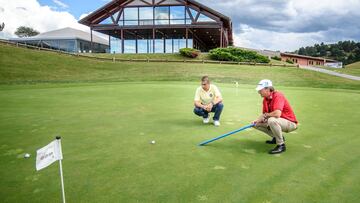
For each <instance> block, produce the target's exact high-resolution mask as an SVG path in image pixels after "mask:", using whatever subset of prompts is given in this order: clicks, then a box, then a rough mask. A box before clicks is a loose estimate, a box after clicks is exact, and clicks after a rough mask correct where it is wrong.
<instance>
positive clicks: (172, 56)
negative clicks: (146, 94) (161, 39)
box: [83, 53, 292, 65]
mask: <svg viewBox="0 0 360 203" xmlns="http://www.w3.org/2000/svg"><path fill="white" fill-rule="evenodd" d="M83 55H85V56H94V57H102V58H111V59H112V58H116V59H127V60H130V59H159V60H187V61H194V60H212V59H211V58H210V56H209V54H208V53H201V54H200V56H198V57H197V58H189V57H185V56H182V55H180V54H178V53H175V54H160V53H155V54H97V53H92V54H89V53H87V54H83ZM270 63H271V64H274V65H292V64H289V63H286V62H284V61H278V60H273V59H271V60H270Z"/></svg>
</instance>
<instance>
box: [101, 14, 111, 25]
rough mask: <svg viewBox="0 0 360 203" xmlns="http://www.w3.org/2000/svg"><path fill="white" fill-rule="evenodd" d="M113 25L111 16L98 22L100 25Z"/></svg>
mask: <svg viewBox="0 0 360 203" xmlns="http://www.w3.org/2000/svg"><path fill="white" fill-rule="evenodd" d="M113 23H114V22H113V21H112V19H111V16H109V17H108V18H106V19H105V20H103V21H101V22H100V24H101V25H106V24H113Z"/></svg>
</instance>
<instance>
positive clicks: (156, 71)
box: [0, 45, 360, 89]
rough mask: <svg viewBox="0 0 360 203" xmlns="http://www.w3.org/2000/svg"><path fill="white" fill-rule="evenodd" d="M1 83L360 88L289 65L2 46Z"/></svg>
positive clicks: (357, 85)
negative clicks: (206, 82)
mask: <svg viewBox="0 0 360 203" xmlns="http://www.w3.org/2000/svg"><path fill="white" fill-rule="evenodd" d="M0 61H1V64H0V83H2V84H6V83H43V82H55V83H64V82H65V83H68V82H104V81H198V79H199V78H200V77H201V76H202V75H204V74H207V75H209V76H210V77H212V78H213V79H214V81H217V82H226V83H233V82H234V81H238V82H239V83H241V84H256V83H257V82H258V81H259V80H261V79H263V78H270V79H272V80H273V82H274V83H275V84H281V85H284V86H301V87H329V88H345V89H360V83H359V82H357V81H351V80H347V79H343V78H338V77H335V76H329V75H326V74H322V73H318V72H313V71H308V70H301V69H297V68H284V67H271V68H270V67H259V66H246V65H244V66H238V65H219V64H212V65H210V64H186V63H135V62H128V63H112V62H101V61H95V60H90V59H82V58H76V57H73V56H66V55H59V54H57V53H50V52H43V51H36V50H28V49H23V48H16V47H12V46H6V45H0Z"/></svg>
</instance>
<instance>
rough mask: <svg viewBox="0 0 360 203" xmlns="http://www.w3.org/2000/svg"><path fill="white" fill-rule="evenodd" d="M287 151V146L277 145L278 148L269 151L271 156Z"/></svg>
mask: <svg viewBox="0 0 360 203" xmlns="http://www.w3.org/2000/svg"><path fill="white" fill-rule="evenodd" d="M285 151H286V146H285V144H282V145H276V147H275V148H274V149H273V150H271V151H269V154H280V153H283V152H285Z"/></svg>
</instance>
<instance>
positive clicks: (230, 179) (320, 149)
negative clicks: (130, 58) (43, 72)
mask: <svg viewBox="0 0 360 203" xmlns="http://www.w3.org/2000/svg"><path fill="white" fill-rule="evenodd" d="M197 86H198V83H187V84H186V83H174V82H152V83H142V84H138V83H94V84H38V85H1V86H0V111H1V114H0V135H1V136H0V143H1V144H0V164H1V168H0V174H1V175H0V182H1V186H0V197H1V202H60V200H61V196H60V182H59V174H58V165H57V164H54V165H52V166H50V167H48V168H46V169H44V170H42V171H39V172H35V151H36V149H38V148H40V147H42V146H44V145H46V144H48V143H49V142H50V141H51V140H52V139H53V138H54V136H55V135H61V136H62V137H63V153H64V161H63V168H64V177H65V189H66V194H67V200H68V201H69V202H203V201H207V202H326V203H329V202H356V201H358V200H359V198H360V195H359V194H360V193H359V192H360V174H359V171H360V157H359V156H358V154H359V153H360V148H359V145H360V137H359V133H358V132H359V131H360V127H359V125H358V121H359V119H360V114H358V113H356V112H359V111H360V107H359V105H357V104H358V103H359V102H360V94H359V91H350V90H349V91H336V90H332V89H313V88H284V87H278V88H279V89H280V90H281V91H283V92H284V93H285V94H286V95H287V97H288V99H289V100H290V102H291V104H292V105H293V107H294V109H295V112H296V114H297V117H298V119H299V121H300V123H301V125H300V127H299V129H298V130H297V131H295V133H291V134H288V135H287V136H286V140H287V146H288V151H287V152H286V153H284V154H282V155H280V156H270V155H268V154H267V151H268V150H270V149H271V148H272V147H273V146H271V145H266V144H265V143H264V141H265V140H266V139H268V137H267V135H264V134H262V133H260V132H258V131H255V130H252V129H251V130H248V131H245V132H241V133H239V134H236V135H233V136H230V137H228V138H226V139H223V140H221V141H217V142H214V143H213V144H211V145H209V146H206V147H198V146H197V144H198V143H199V142H201V141H203V140H205V139H209V138H212V137H215V136H217V135H220V134H223V133H225V132H229V131H230V130H234V129H237V128H239V127H240V126H243V125H245V124H247V123H249V121H251V120H253V119H254V118H255V117H256V116H257V115H258V114H259V112H260V108H261V98H259V96H258V95H257V93H256V92H255V91H254V88H253V85H252V86H247V85H241V86H240V87H239V88H238V89H236V88H235V87H234V85H230V84H227V85H225V84H218V86H219V87H220V89H221V90H222V93H223V96H224V98H225V109H224V112H223V115H222V126H221V127H219V128H216V127H214V126H212V125H203V124H202V121H201V119H199V118H197V117H195V116H194V115H193V113H192V108H193V106H192V99H193V94H194V91H195V88H196V87H197ZM151 140H156V144H155V145H151V144H149V142H150V141H151ZM27 152H28V153H31V154H32V157H31V158H30V159H24V158H22V157H23V155H24V153H27Z"/></svg>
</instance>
